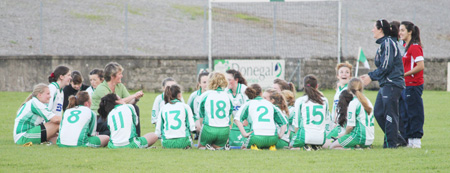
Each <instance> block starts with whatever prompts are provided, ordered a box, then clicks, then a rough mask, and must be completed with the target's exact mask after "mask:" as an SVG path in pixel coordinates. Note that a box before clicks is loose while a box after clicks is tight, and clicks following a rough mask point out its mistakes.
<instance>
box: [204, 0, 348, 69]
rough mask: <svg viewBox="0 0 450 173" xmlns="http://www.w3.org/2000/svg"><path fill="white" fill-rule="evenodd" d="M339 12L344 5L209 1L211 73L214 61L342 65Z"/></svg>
mask: <svg viewBox="0 0 450 173" xmlns="http://www.w3.org/2000/svg"><path fill="white" fill-rule="evenodd" d="M341 8H342V3H341V0H209V1H208V65H209V69H210V70H212V68H213V60H212V57H213V56H215V57H217V56H221V57H239V56H247V57H250V56H266V57H267V56H279V57H283V58H304V57H325V56H327V57H330V56H332V57H337V61H338V62H340V59H341ZM336 18H337V19H336Z"/></svg>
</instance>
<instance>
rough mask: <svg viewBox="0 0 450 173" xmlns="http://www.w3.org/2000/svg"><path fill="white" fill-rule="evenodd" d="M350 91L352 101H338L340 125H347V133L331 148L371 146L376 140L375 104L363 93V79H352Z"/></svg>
mask: <svg viewBox="0 0 450 173" xmlns="http://www.w3.org/2000/svg"><path fill="white" fill-rule="evenodd" d="M348 91H349V92H348V93H349V94H351V95H353V99H352V100H351V101H350V102H347V101H346V100H345V99H344V100H339V103H338V105H339V108H338V110H339V111H338V114H339V125H341V126H342V127H345V125H346V128H345V133H344V134H343V135H341V136H339V139H338V140H336V141H334V142H333V143H332V144H331V146H330V149H343V148H353V147H363V148H364V147H369V146H370V145H372V143H373V140H374V136H375V133H374V127H373V126H374V124H373V117H374V116H373V113H372V110H373V106H372V103H370V101H369V99H367V98H366V97H365V96H364V95H363V93H362V91H363V83H362V81H361V80H360V79H358V78H353V79H351V80H350V82H349V86H348ZM343 94H346V93H343ZM341 102H342V103H341Z"/></svg>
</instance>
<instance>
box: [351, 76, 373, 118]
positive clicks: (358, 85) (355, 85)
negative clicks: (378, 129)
mask: <svg viewBox="0 0 450 173" xmlns="http://www.w3.org/2000/svg"><path fill="white" fill-rule="evenodd" d="M348 83H349V85H348V90H349V91H350V92H352V93H353V94H354V95H356V97H357V98H358V100H359V102H361V104H362V105H363V107H364V110H365V111H366V112H367V113H368V114H370V113H372V107H370V105H369V101H368V100H367V98H366V97H364V95H363V93H362V92H363V90H364V87H363V84H362V81H361V80H360V79H358V78H352V79H351V80H350V81H349V82H348Z"/></svg>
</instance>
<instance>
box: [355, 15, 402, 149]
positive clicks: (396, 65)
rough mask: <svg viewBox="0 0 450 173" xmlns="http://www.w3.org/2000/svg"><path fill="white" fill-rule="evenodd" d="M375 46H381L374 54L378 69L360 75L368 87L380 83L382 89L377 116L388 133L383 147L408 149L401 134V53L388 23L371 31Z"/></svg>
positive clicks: (383, 21)
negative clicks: (403, 147)
mask: <svg viewBox="0 0 450 173" xmlns="http://www.w3.org/2000/svg"><path fill="white" fill-rule="evenodd" d="M372 32H373V34H374V38H376V39H377V41H376V43H377V44H379V45H380V47H379V48H378V50H377V53H376V55H375V65H376V66H377V69H376V70H374V71H372V72H369V74H366V75H363V76H361V79H362V81H363V82H364V84H365V85H368V84H369V83H370V82H371V81H378V82H379V84H380V90H379V91H378V95H377V99H376V102H375V107H374V115H375V118H376V120H377V122H378V125H379V126H380V128H381V129H382V130H383V132H384V133H385V139H384V144H383V148H397V147H398V146H406V141H405V139H403V137H402V136H401V135H400V134H399V127H398V121H399V120H398V119H399V108H398V105H399V104H398V102H399V99H400V97H401V93H402V90H403V89H404V88H405V79H404V77H403V74H404V72H403V62H402V56H403V55H402V54H401V53H400V51H399V49H398V46H397V44H396V41H394V40H392V38H391V37H390V36H389V35H390V34H391V27H390V25H389V22H388V21H386V20H377V21H376V22H375V25H374V27H373V29H372Z"/></svg>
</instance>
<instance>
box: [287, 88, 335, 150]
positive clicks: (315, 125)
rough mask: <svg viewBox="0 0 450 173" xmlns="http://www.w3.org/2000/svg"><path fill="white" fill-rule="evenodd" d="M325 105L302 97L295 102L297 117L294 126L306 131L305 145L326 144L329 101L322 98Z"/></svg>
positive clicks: (293, 122)
mask: <svg viewBox="0 0 450 173" xmlns="http://www.w3.org/2000/svg"><path fill="white" fill-rule="evenodd" d="M322 100H323V105H321V104H318V103H314V102H312V101H310V100H308V96H306V95H305V96H302V97H300V98H298V99H297V100H296V101H295V115H294V119H293V120H292V125H293V126H294V127H295V128H299V129H304V133H305V134H301V135H302V136H303V135H304V137H305V138H304V139H305V143H306V144H315V145H322V144H323V143H324V142H325V137H326V132H325V127H326V123H327V122H328V121H329V120H328V118H329V115H328V114H329V110H328V100H327V98H325V97H322Z"/></svg>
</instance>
